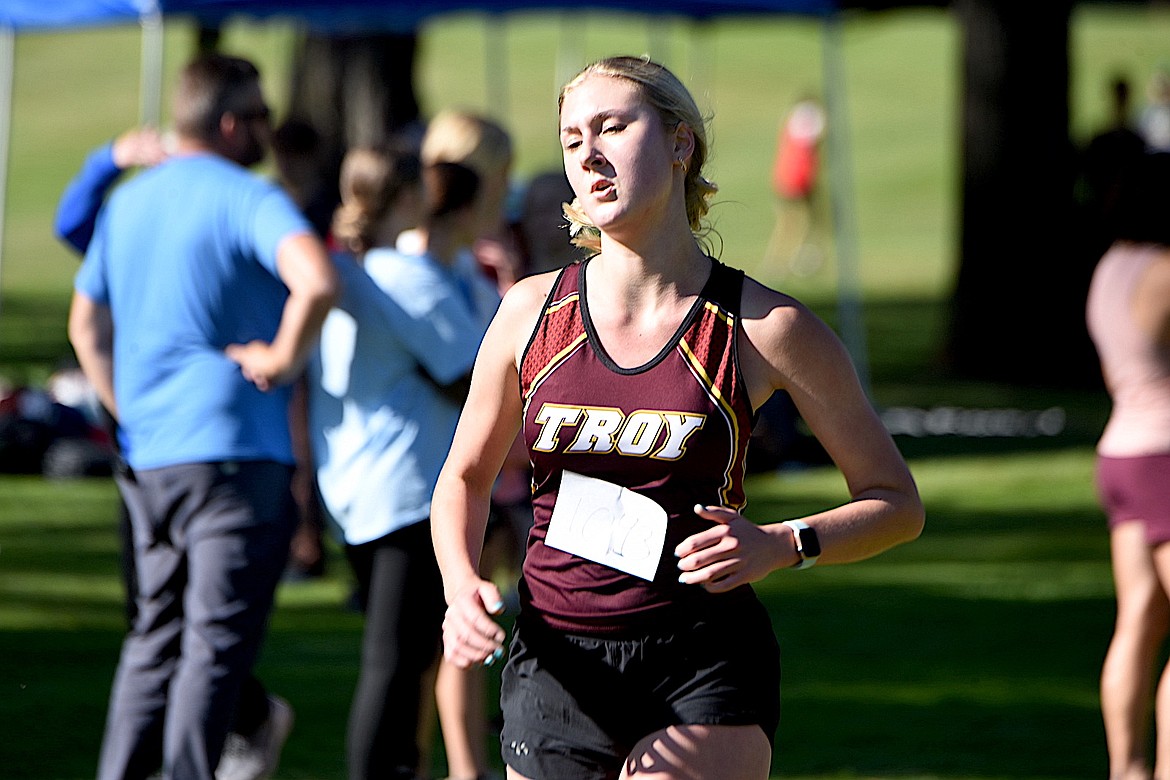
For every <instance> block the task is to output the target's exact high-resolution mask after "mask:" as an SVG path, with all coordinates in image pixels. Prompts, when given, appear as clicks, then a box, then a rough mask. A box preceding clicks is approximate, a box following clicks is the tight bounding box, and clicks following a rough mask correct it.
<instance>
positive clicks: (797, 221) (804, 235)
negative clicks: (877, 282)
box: [766, 97, 825, 276]
mask: <svg viewBox="0 0 1170 780" xmlns="http://www.w3.org/2000/svg"><path fill="white" fill-rule="evenodd" d="M824 133H825V110H824V108H822V107H821V104H820V101H819V100H817V99H816V98H813V97H805V98H802V99H801V100H800V101H798V102H797V104H796V105H795V106H793V107H792V110H791V111H790V112H789V113H788V116H787V117H785V119H784V123H783V124H782V125H781V127H780V135H779V138H778V140H777V145H776V159H775V161H774V162H773V164H772V189H773V191H774V192H775V193H776V197H777V201H776V208H777V211H776V224H775V226H774V227H773V229H772V237H771V239H770V240H769V242H768V249H767V252H766V259H767V260H768V261H769V262H773V263H776V264H777V265H778V266H779V267H780V271H781V272H782V273H795V274H797V275H800V276H807V275H809V274H812V273H815V272H816V271H817V270H819V269H820V267H821V265H822V263H823V262H824V250H823V249H822V248H821V247H820V246H818V245H817V243H816V240H815V239H814V237H815V236H816V234H817V233H818V232H819V230H818V228H819V226H818V225H817V224H816V219H817V216H816V209H815V203H814V195H815V194H816V191H817V187H816V185H817V178H818V175H819V174H820V168H821V160H820V143H821V138H822V137H823V136H824Z"/></svg>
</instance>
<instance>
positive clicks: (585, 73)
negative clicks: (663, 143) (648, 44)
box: [557, 57, 719, 252]
mask: <svg viewBox="0 0 1170 780" xmlns="http://www.w3.org/2000/svg"><path fill="white" fill-rule="evenodd" d="M590 76H609V77H610V78H616V79H625V80H626V81H629V82H632V83H633V84H635V85H636V86H637V87H638V91H639V92H640V93H641V95H642V98H643V99H644V100H645V101H646V102H647V103H648V104H649V105H650V106H651V107H652V108H653V109H654V110H655V111H657V112H658V115H659V117H660V118H661V119H662V121H663V123H664V124H666V125H667V126H668V127H675V126H677V125H679V124H683V125H686V126H687V127H688V128H690V130H691V133H692V134H693V135H694V139H695V148H694V150H693V151H692V152H691V159H690V161H689V162H688V163H687V167H686V178H685V179H684V198H685V200H686V208H687V221H688V222H689V223H690V226H691V232H692V233H694V234H695V236H696V238H698V237H701V236H704V235H706V234H707V233H708V232H709V231H710V228H709V226H708V225H707V224H706V221H705V217H706V216H707V212H708V211H709V210H710V208H711V197H712V196H713V195H714V194H715V193H716V192H717V191H718V190H719V187H718V186H716V185H715V183H714V182H712V181H710V180H708V179H706V178H705V177H704V176H703V166H704V165H705V164H706V162H707V155H708V144H707V124H706V122H705V121H704V119H703V115H702V113H701V112H700V111H699V107H698V105H696V103H695V99H694V98H693V97H691V93H690V92H689V91H688V90H687V88H686V87H685V86H683V83H682V82H681V81H679V80H678V77H677V76H675V75H674V74H673V73H671V72H670V71H669V70H668V69H667V68H666V67H665V66H663V65H660V64H658V63H657V62H653V61H652V60H650V58H649V57H608V58H606V59H603V60H598V61H597V62H594V63H592V64H590V65H586V66H585V67H584V68H583V69H582V70H581V72H580V73H578V74H577V75H576V76H574V77H573V78H572V79H570V80H569V82H568V83H567V84H565V86H564V87H562V88H561V94H560V96H559V97H558V98H557V111H558V112H559V111H560V109H561V108H562V107H563V106H564V103H565V96H566V95H568V94H569V92H571V91H572V90H573V89H574V88H575V87H577V86H578V85H580V84H581V82H583V81H585V79H587V78H589V77H590ZM564 211H565V218H566V219H568V220H569V234H570V235H571V236H572V240H573V243H574V244H576V245H577V246H580V247H583V248H585V249H589V250H591V251H594V252H599V251H601V233H600V231H599V230H598V229H597V227H596V226H595V225H594V224H593V223H592V222H591V221H590V220H589V217H587V216H586V215H585V211H584V209H582V208H581V204H580V201H579V200H578V199H576V198H574V199H573V202H572V203H568V204H565V208H564Z"/></svg>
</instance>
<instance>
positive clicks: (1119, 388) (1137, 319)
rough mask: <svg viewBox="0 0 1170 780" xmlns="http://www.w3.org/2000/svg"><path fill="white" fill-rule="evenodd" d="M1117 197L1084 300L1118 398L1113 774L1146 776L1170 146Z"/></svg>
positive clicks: (1159, 657)
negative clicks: (1108, 241)
mask: <svg viewBox="0 0 1170 780" xmlns="http://www.w3.org/2000/svg"><path fill="white" fill-rule="evenodd" d="M1114 207H1115V209H1116V210H1117V212H1118V213H1117V216H1116V218H1115V219H1113V220H1112V221H1111V224H1113V225H1114V228H1115V231H1114V241H1113V243H1112V245H1111V246H1110V247H1109V250H1108V251H1107V252H1106V253H1105V256H1104V257H1102V258H1101V260H1100V262H1099V263H1098V264H1097V268H1096V270H1095V271H1094V273H1093V279H1092V284H1091V286H1090V288H1089V295H1088V303H1087V306H1086V320H1087V323H1088V328H1089V334H1090V335H1091V336H1092V339H1093V343H1094V345H1095V346H1096V348H1097V354H1098V356H1099V357H1100V361H1101V370H1102V374H1103V376H1104V378H1105V386H1106V389H1107V390H1108V393H1109V397H1110V400H1111V402H1112V410H1111V412H1110V415H1109V420H1108V422H1107V424H1106V426H1105V430H1104V432H1103V433H1102V435H1101V438H1100V440H1099V441H1098V442H1097V465H1096V482H1097V492H1098V496H1099V498H1100V501H1101V504H1102V507H1103V508H1104V510H1105V513H1106V515H1107V518H1108V525H1109V539H1110V547H1111V554H1112V565H1113V578H1114V583H1115V589H1116V596H1117V618H1116V623H1115V626H1114V629H1113V636H1112V639H1111V641H1110V643H1109V650H1108V652H1107V653H1106V656H1105V662H1104V664H1103V667H1102V670H1101V710H1102V715H1103V718H1104V723H1105V741H1106V746H1107V748H1108V753H1109V777H1110V778H1112V780H1139V779H1145V778H1149V777H1151V769H1153V770H1154V771H1153V774H1152V776H1153V777H1163V776H1165V774H1166V772H1167V771H1168V769H1170V697H1167V695H1166V691H1167V686H1168V685H1170V666H1167V665H1166V660H1165V656H1164V654H1163V653H1162V648H1163V645H1164V644H1165V641H1166V638H1167V636H1168V634H1170V586H1168V583H1170V545H1167V544H1166V542H1170V220H1167V218H1166V215H1167V213H1170V154H1166V153H1159V154H1152V155H1147V156H1146V157H1144V158H1142V159H1141V160H1140V161H1139V162H1138V163H1137V164H1136V165H1133V166H1131V167H1130V168H1129V169H1128V170H1127V171H1126V173H1125V176H1124V178H1123V179H1122V182H1121V187H1120V195H1119V197H1118V198H1117V200H1116V201H1115V204H1114ZM1155 689H1156V690H1157V691H1158V693H1157V695H1156V696H1155V695H1154V691H1155ZM1151 702H1152V703H1153V722H1154V725H1155V730H1156V732H1157V735H1156V737H1157V738H1156V739H1155V740H1152V739H1150V738H1149V735H1150V707H1151ZM1151 744H1155V745H1156V749H1155V751H1156V752H1155V754H1154V756H1153V757H1152V760H1151V757H1150V756H1149V755H1148V750H1149V746H1150V745H1151Z"/></svg>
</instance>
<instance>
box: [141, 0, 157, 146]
mask: <svg viewBox="0 0 1170 780" xmlns="http://www.w3.org/2000/svg"><path fill="white" fill-rule="evenodd" d="M139 24H140V25H141V27H142V64H141V70H140V71H139V74H138V101H139V102H138V122H139V124H142V125H149V126H150V127H156V128H157V127H161V124H160V123H161V122H162V69H163V18H162V13H161V12H160V11H159V10H158V7H157V5H156V6H155V8H154V9H152V10H150V11H147V12H145V13H143V14H142V17H141V18H140V21H139Z"/></svg>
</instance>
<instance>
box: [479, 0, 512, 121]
mask: <svg viewBox="0 0 1170 780" xmlns="http://www.w3.org/2000/svg"><path fill="white" fill-rule="evenodd" d="M483 44H484V46H483V48H484V56H485V58H486V59H485V62H484V69H483V73H484V77H485V80H486V84H485V86H486V90H485V94H486V97H487V112H486V113H487V115H488V116H490V117H492V118H493V119H496V120H499V121H504V120H505V118H506V117H508V116H509V114H510V110H511V107H510V105H509V101H508V98H509V85H508V22H507V20H506V19H505V18H504V16H503V14H500V13H492V14H488V18H487V22H486V23H485V24H484V39H483Z"/></svg>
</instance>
